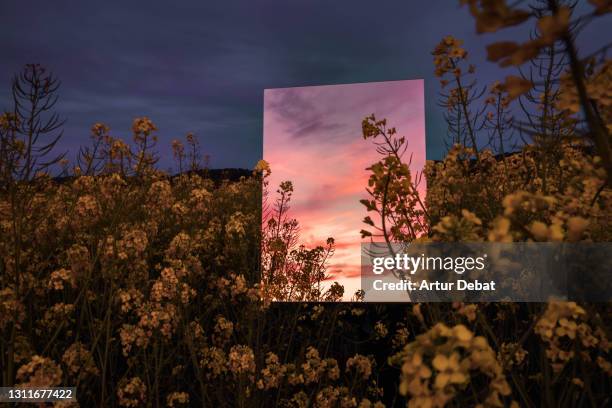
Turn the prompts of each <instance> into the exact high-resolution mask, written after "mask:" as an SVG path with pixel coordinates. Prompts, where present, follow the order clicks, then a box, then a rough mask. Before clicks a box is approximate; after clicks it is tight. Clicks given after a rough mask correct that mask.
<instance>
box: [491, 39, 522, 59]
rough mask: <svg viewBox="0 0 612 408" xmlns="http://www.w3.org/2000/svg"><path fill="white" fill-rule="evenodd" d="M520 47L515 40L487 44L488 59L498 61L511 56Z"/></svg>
mask: <svg viewBox="0 0 612 408" xmlns="http://www.w3.org/2000/svg"><path fill="white" fill-rule="evenodd" d="M518 49H519V45H518V44H517V43H515V42H514V41H500V42H496V43H493V44H490V45H488V46H487V59H488V60H489V61H493V62H497V61H499V60H500V59H502V58H505V57H509V56H510V55H511V54H513V53H514V52H515V51H516V50H518Z"/></svg>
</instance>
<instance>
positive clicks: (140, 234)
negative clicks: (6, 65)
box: [0, 1, 612, 408]
mask: <svg viewBox="0 0 612 408" xmlns="http://www.w3.org/2000/svg"><path fill="white" fill-rule="evenodd" d="M463 3H467V4H468V7H469V8H470V11H471V12H472V14H473V15H474V16H475V19H476V22H477V29H478V30H479V31H482V32H492V31H496V30H498V29H501V28H503V27H505V26H510V25H518V24H522V23H523V22H524V21H525V20H526V19H527V17H528V16H527V15H525V14H524V12H523V11H520V10H517V9H513V8H510V7H508V6H506V5H505V2H501V1H482V2H478V1H463ZM544 3H546V4H545V5H544V6H542V7H541V8H540V9H538V10H539V11H538V12H539V13H540V14H539V16H538V17H537V18H538V20H537V28H538V30H539V31H538V32H539V33H540V34H539V36H538V37H536V38H535V39H533V40H531V41H529V42H527V43H525V44H517V43H496V44H493V45H491V46H490V47H489V49H488V51H489V58H490V59H491V60H494V61H501V62H502V64H504V65H521V64H523V63H524V62H529V61H533V60H534V59H535V56H536V55H540V54H541V53H542V52H545V51H546V50H550V49H551V48H554V47H561V48H562V50H563V53H565V54H564V55H565V57H564V58H565V59H561V60H555V61H552V62H551V61H550V60H545V61H544V62H542V61H541V60H538V61H539V62H537V63H539V64H544V65H545V66H549V69H550V71H549V72H548V73H549V74H550V75H546V74H547V72H545V71H544V77H548V78H549V79H548V80H546V79H545V80H542V81H539V80H538V79H536V78H534V77H533V76H532V77H531V78H527V77H517V76H508V77H507V78H506V80H505V82H503V83H496V84H493V85H492V86H490V87H488V88H487V93H486V95H484V98H485V101H484V103H483V104H482V106H484V107H480V108H479V107H477V105H478V103H479V100H480V99H479V96H482V95H479V94H480V91H479V90H478V88H477V85H476V83H475V80H473V79H470V78H475V77H476V73H475V72H476V68H475V67H474V66H472V65H469V62H468V61H467V51H466V50H465V49H464V48H462V44H461V41H459V40H457V39H455V38H453V37H447V38H444V39H443V40H442V41H441V42H440V44H439V45H438V47H436V49H435V50H434V52H433V55H434V63H435V68H436V73H437V75H438V76H440V78H441V85H442V87H443V89H446V90H447V91H446V93H443V94H442V100H441V106H443V109H445V110H446V111H447V121H448V123H449V138H450V140H449V147H450V148H449V152H448V154H447V156H446V157H445V158H444V160H442V161H440V162H430V163H428V165H427V167H426V169H424V170H423V173H422V174H418V175H414V174H411V173H410V171H409V170H408V165H407V163H406V162H405V161H404V157H403V156H402V154H401V152H402V151H403V147H404V146H405V144H406V143H407V141H406V140H405V139H404V138H402V137H400V136H399V135H398V134H397V133H396V132H395V129H393V128H392V127H391V126H390V125H388V124H387V122H386V120H384V119H379V118H376V117H374V116H370V117H367V118H365V119H364V121H363V137H364V138H366V139H372V140H374V141H375V143H377V145H378V146H379V147H380V148H381V150H380V151H381V159H380V161H379V162H378V163H375V164H373V165H372V167H371V168H370V170H371V177H370V183H369V186H370V187H369V192H370V196H371V197H370V199H368V200H364V201H363V204H364V206H365V208H364V215H367V213H375V214H376V215H377V216H376V217H373V218H374V219H379V220H385V221H386V222H385V225H384V226H383V227H379V228H377V227H378V226H377V225H375V223H374V222H373V221H372V217H369V216H368V217H367V218H366V219H365V225H364V227H365V229H364V230H362V232H361V234H362V236H363V237H369V236H374V235H377V234H379V235H381V236H382V238H383V239H385V240H388V241H389V242H397V241H399V242H412V241H415V240H420V241H451V242H452V241H472V242H474V241H490V242H518V241H567V242H578V241H594V242H607V241H610V240H611V238H612V237H611V234H612V217H611V211H610V209H611V208H612V189H611V188H610V185H611V181H610V180H612V178H611V175H612V171H611V169H612V167H610V160H611V157H612V156H611V148H610V145H611V138H610V132H611V131H612V122H611V118H612V116H611V115H610V104H611V101H612V99H611V95H612V71H611V70H610V69H611V67H612V65H611V63H610V60H609V59H606V58H604V57H601V58H600V56H592V57H590V58H579V57H578V56H577V55H576V50H575V47H573V42H572V41H573V39H572V36H571V30H572V28H571V27H572V26H570V24H569V19H570V15H571V13H570V11H571V10H570V8H568V7H566V6H563V5H560V4H557V2H555V1H551V2H544ZM592 3H593V4H594V6H595V9H594V12H593V15H594V16H598V15H601V14H604V13H606V12H609V11H610V3H609V2H606V1H592ZM549 55H551V57H550V58H553V57H552V55H557V54H556V53H550V54H549ZM540 72H542V71H540ZM550 77H554V78H556V80H550ZM17 81H18V82H17V83H18V85H19V86H18V87H17V88H14V92H16V95H17V97H20V96H23V97H27V98H29V99H28V100H29V101H30V102H31V103H36V104H38V105H37V106H39V107H46V106H52V103H51V104H50V105H48V104H47V103H48V102H49V101H50V100H51V99H50V98H52V97H53V92H55V90H56V83H55V82H54V80H53V78H51V77H50V76H48V75H47V74H46V73H45V71H44V70H43V69H42V68H41V67H40V66H37V65H30V66H27V67H26V70H25V71H24V73H23V74H22V76H21V77H19V78H18V80H17ZM31 95H35V97H33V98H32V97H31ZM27 98H26V99H27ZM517 101H521V102H522V105H521V106H525V107H526V115H527V116H525V117H524V119H523V120H522V121H521V120H518V119H516V117H518V115H516V114H513V113H512V109H513V107H514V109H520V108H517V106H516V103H517ZM529 106H531V107H529ZM29 112H30V114H33V115H39V116H40V117H41V118H42V116H43V114H44V113H45V109H43V108H40V109H39V110H36V109H34V110H31V111H29ZM27 115H28V111H27V110H25V109H23V110H22V109H20V108H16V109H15V110H14V111H13V112H9V113H5V114H3V115H2V117H1V118H0V136H1V138H0V372H1V375H2V377H1V381H0V385H1V386H13V385H20V386H40V387H42V386H76V387H77V397H78V403H56V404H55V405H56V406H83V407H109V406H122V407H162V406H168V407H180V406H201V407H211V406H219V407H274V406H279V407H311V406H312V407H321V408H323V407H343V408H349V407H359V408H369V407H383V406H408V407H442V406H457V407H459V406H461V407H463V406H478V407H504V406H512V407H515V406H516V407H518V406H526V407H537V406H551V407H552V406H555V407H556V406H593V407H600V406H609V405H610V404H611V401H610V399H611V395H612V354H611V344H610V340H609V338H610V327H611V326H610V323H611V319H610V317H611V313H610V312H611V310H610V309H611V305H610V304H609V303H592V304H576V303H574V302H550V303H548V304H536V303H528V304H525V303H479V304H466V303H460V302H455V303H438V304H427V303H415V304H390V305H377V304H366V303H361V302H359V301H358V300H359V299H360V298H359V294H356V296H355V298H354V299H355V300H356V302H353V303H338V302H333V301H334V300H338V299H340V298H342V295H343V289H342V288H341V287H338V286H333V287H332V288H330V289H328V290H327V291H325V292H322V291H321V289H320V286H319V283H320V282H322V281H323V280H324V279H325V276H326V275H325V269H324V267H322V266H321V265H324V263H325V262H324V260H325V259H326V257H327V256H330V254H331V253H332V252H333V245H334V242H333V240H330V241H328V242H327V246H322V247H318V248H313V249H308V248H295V237H296V233H297V230H298V225H297V222H296V221H295V220H292V219H291V217H290V216H289V215H287V213H286V209H287V203H288V202H289V200H290V198H291V194H293V188H292V185H291V183H284V184H283V185H281V186H280V187H279V189H278V190H277V191H276V193H274V189H275V188H276V186H268V184H267V175H268V174H269V172H270V171H273V169H270V168H269V167H268V166H267V164H266V163H265V162H263V161H262V162H260V163H259V164H258V165H257V167H256V168H255V169H254V170H253V173H252V175H251V176H249V177H242V178H241V179H240V180H237V181H228V180H226V181H220V182H219V181H218V180H212V179H211V178H210V177H208V176H207V173H206V171H198V168H199V163H201V162H202V158H201V157H198V155H197V149H196V145H197V141H196V140H195V138H194V137H193V136H191V135H190V136H188V137H187V139H186V141H185V142H181V141H175V142H174V143H173V146H172V147H173V151H174V154H175V158H176V159H177V163H178V165H179V168H181V170H182V171H181V172H180V173H179V174H178V175H175V176H170V175H168V174H165V173H164V172H161V171H159V170H158V169H156V166H155V164H156V160H157V157H156V155H155V150H154V146H155V143H156V136H155V134H156V133H155V132H156V128H155V125H154V124H153V122H152V121H151V120H149V119H148V118H137V119H135V120H134V122H133V128H132V133H133V142H132V143H127V142H125V141H122V140H119V139H117V138H114V137H112V136H110V134H109V129H108V127H106V126H105V125H103V124H96V125H94V126H93V128H92V138H91V145H90V146H89V147H86V148H85V147H84V148H83V149H82V150H81V152H80V155H79V160H78V162H77V165H76V166H75V168H74V169H73V168H72V167H69V166H68V164H67V162H66V161H65V160H64V159H63V158H62V157H57V158H56V159H53V160H51V161H46V162H45V161H44V160H42V159H43V158H44V157H46V156H47V155H48V153H49V152H50V151H51V149H50V147H49V146H51V147H53V146H52V143H49V144H45V143H42V144H41V141H39V140H38V136H39V135H45V134H51V133H53V132H54V131H55V130H56V129H58V128H59V127H60V126H61V123H60V122H58V120H57V119H56V118H54V117H53V116H52V117H51V118H50V119H48V120H47V121H45V120H36V119H37V118H36V117H34V120H27V119H28V117H27ZM30 119H31V118H30ZM517 128H520V130H521V131H522V133H521V134H522V135H523V134H525V135H527V136H525V137H526V140H525V142H524V143H523V144H522V145H521V148H520V149H519V150H518V151H517V150H514V151H513V150H512V149H511V147H510V146H509V143H510V142H509V140H510V136H511V133H512V132H513V131H516V129H517ZM479 132H480V134H482V133H486V134H487V135H488V137H489V140H488V143H487V146H488V147H487V148H483V146H482V145H481V144H479V143H478V140H481V136H479ZM51 165H55V166H60V167H62V168H63V169H64V176H65V177H62V178H51V177H50V176H49V169H50V168H51ZM420 182H427V187H428V189H427V196H426V197H420V196H419V194H418V192H417V187H418V183H420ZM262 187H263V189H262ZM268 187H270V188H268ZM272 187H274V188H272ZM365 187H366V186H364V188H365ZM262 190H263V191H262ZM296 194H299V192H296ZM262 201H264V202H265V203H269V205H264V206H263V209H262V205H261V203H262ZM372 215H373V214H372ZM262 218H263V220H264V222H263V223H262ZM296 265H297V266H296ZM273 299H285V300H309V301H311V302H304V303H299V302H295V303H293V302H289V303H274V302H271V300H273ZM321 301H326V302H321Z"/></svg>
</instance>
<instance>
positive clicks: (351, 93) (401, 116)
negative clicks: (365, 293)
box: [264, 80, 425, 299]
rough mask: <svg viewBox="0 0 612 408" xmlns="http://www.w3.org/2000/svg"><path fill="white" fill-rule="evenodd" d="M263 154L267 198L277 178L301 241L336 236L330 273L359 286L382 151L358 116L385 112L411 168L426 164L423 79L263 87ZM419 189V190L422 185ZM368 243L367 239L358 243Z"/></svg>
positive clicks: (349, 289) (348, 292) (352, 287)
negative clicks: (363, 235) (373, 173)
mask: <svg viewBox="0 0 612 408" xmlns="http://www.w3.org/2000/svg"><path fill="white" fill-rule="evenodd" d="M264 100H265V102H264V158H265V159H266V160H267V161H268V162H269V163H270V166H271V168H272V175H271V177H270V193H271V196H270V199H271V201H273V200H274V199H275V198H276V196H275V195H274V191H276V188H277V187H278V185H279V184H280V182H281V181H284V180H291V181H292V182H293V187H294V190H295V193H294V194H293V197H292V202H291V203H290V206H291V209H290V215H291V217H293V218H296V219H297V220H298V221H299V222H300V242H299V243H300V244H306V245H307V246H308V247H310V248H312V247H315V246H316V245H324V244H325V240H326V239H327V238H328V237H333V238H334V239H335V240H336V252H335V254H334V256H333V257H332V259H331V261H330V264H329V268H328V272H329V273H330V275H332V276H333V280H334V281H337V282H339V283H340V284H342V285H344V287H345V298H347V299H350V297H351V296H352V295H353V294H354V293H355V291H356V290H357V289H359V287H360V280H359V276H360V271H361V268H360V265H361V248H360V244H361V239H360V234H359V231H360V230H361V229H362V228H363V227H364V224H363V223H362V220H363V217H364V216H365V215H366V214H367V213H366V210H365V207H364V206H363V205H362V204H360V203H359V200H360V199H362V198H368V195H367V193H366V191H365V188H366V186H367V185H368V177H369V171H366V168H367V167H369V166H370V165H372V164H373V163H375V162H377V161H378V160H379V159H380V155H379V154H378V153H377V152H376V147H375V145H374V144H373V143H372V141H371V140H363V137H362V136H361V120H362V119H363V118H364V117H365V116H367V115H370V114H372V113H374V114H375V115H376V117H377V118H387V121H388V124H389V125H390V126H394V127H396V129H397V131H398V134H399V135H401V136H405V137H406V140H407V141H408V150H407V151H406V153H405V158H406V160H408V159H409V157H410V155H412V164H411V169H412V170H413V172H416V171H420V170H421V169H422V168H423V166H424V165H425V111H424V104H423V81H422V80H408V81H389V82H372V83H365V84H351V85H328V86H313V87H301V88H283V89H267V90H266V91H265V93H264ZM422 187H423V189H422V190H423V191H422V194H423V195H424V190H425V189H424V186H422ZM364 242H367V241H364Z"/></svg>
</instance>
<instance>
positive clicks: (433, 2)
mask: <svg viewBox="0 0 612 408" xmlns="http://www.w3.org/2000/svg"><path fill="white" fill-rule="evenodd" d="M578 8H579V9H580V10H579V12H580V13H582V12H584V11H588V10H591V7H590V5H589V4H588V2H587V1H580V2H579V6H578ZM609 27H610V15H608V16H606V17H604V18H601V19H599V21H598V22H597V23H596V24H593V25H592V26H590V27H589V28H588V29H587V30H585V31H584V33H583V34H582V37H581V39H580V41H579V45H580V46H581V47H582V48H583V49H584V51H585V52H588V51H589V50H594V49H596V48H598V47H599V46H601V45H602V44H604V43H605V42H607V41H608V40H609V37H610V35H609V34H610V29H609ZM0 30H1V35H0V49H1V50H2V63H1V64H0V108H7V107H8V106H9V99H8V97H9V94H8V92H9V85H10V80H11V77H12V75H13V74H14V73H15V72H16V71H18V70H19V69H21V67H22V66H23V65H24V64H25V63H31V62H37V63H41V64H43V65H46V66H47V67H48V68H49V69H50V70H51V71H53V72H54V73H55V74H56V75H57V76H58V77H59V78H60V79H61V80H62V82H63V85H62V89H61V99H60V102H59V105H58V110H59V112H60V113H61V114H63V116H64V117H65V118H67V119H68V122H67V125H66V127H65V138H64V140H63V144H62V146H61V147H62V148H63V149H65V150H70V151H71V152H72V153H75V150H76V148H77V147H78V146H79V145H81V144H83V143H86V142H87V141H88V137H89V129H90V127H91V125H92V124H93V123H94V122H105V123H107V124H108V125H110V126H111V129H112V131H113V132H112V133H113V134H114V135H115V136H123V137H126V136H128V135H129V128H130V124H131V121H132V119H133V118H134V117H136V116H149V117H151V119H153V121H154V122H155V123H156V124H157V125H158V127H159V135H160V139H161V140H160V153H162V156H163V158H162V161H161V165H162V167H164V168H166V167H168V166H170V165H171V164H172V161H171V154H170V151H169V148H168V147H167V146H168V145H169V142H170V140H172V139H173V138H176V137H182V136H184V135H185V134H186V133H187V132H190V131H191V132H194V133H195V134H197V135H199V136H200V138H201V140H202V144H203V147H204V149H205V150H206V152H208V153H210V154H211V156H212V161H211V166H212V167H248V168H251V167H252V166H253V165H254V164H255V163H256V162H257V160H258V159H259V158H260V157H261V154H262V150H261V149H262V144H261V140H262V125H263V123H262V121H263V90H264V89H265V88H279V87H292V86H304V85H327V84H335V83H354V82H373V81H389V80H398V79H414V78H424V79H425V103H426V113H427V118H426V119H427V154H428V157H429V158H432V159H436V158H440V157H441V156H442V153H443V151H444V145H443V143H442V140H443V137H444V134H445V125H444V124H443V123H442V112H441V110H440V109H439V108H437V107H436V96H437V92H438V89H439V88H438V82H437V80H435V78H434V77H433V73H432V72H433V68H432V62H431V61H432V58H431V55H430V51H431V50H432V48H433V47H434V46H435V45H436V43H437V42H438V41H439V40H440V39H441V38H442V37H443V36H445V35H448V34H452V35H454V36H456V37H459V38H462V39H464V40H465V45H466V47H467V49H468V50H469V51H470V53H471V54H470V55H471V59H472V60H473V62H474V63H476V64H477V66H478V72H479V77H480V79H481V81H482V83H490V82H492V81H493V80H494V79H500V78H501V77H502V76H503V75H507V74H509V73H511V70H503V71H502V72H501V73H500V72H499V70H498V68H497V67H496V66H495V65H493V64H491V63H487V62H486V61H484V59H485V58H484V55H485V45H486V44H488V43H490V42H492V41H494V40H495V39H500V38H506V39H507V38H512V39H516V38H517V37H523V38H524V37H525V36H526V35H527V33H526V32H524V31H525V30H521V32H520V33H519V34H517V33H516V32H515V31H513V30H504V31H503V32H501V33H500V34H496V35H488V36H478V35H476V34H475V30H474V22H473V19H472V18H471V16H470V15H469V13H468V11H467V9H466V8H460V7H459V6H458V1H453V0H427V1H425V0H420V1H405V0H402V1H390V0H381V1H377V2H372V1H366V0H334V1H325V0H289V1H281V0H257V1H252V0H242V1H238V0H223V1H202V0H181V1H174V2H169V1H162V0H147V1H142V0H130V1H125V0H122V1H117V0H108V1H101V2H89V1H80V0H71V1H68V0H54V1H48V0H27V1H1V2H0Z"/></svg>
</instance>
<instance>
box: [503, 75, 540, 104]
mask: <svg viewBox="0 0 612 408" xmlns="http://www.w3.org/2000/svg"><path fill="white" fill-rule="evenodd" d="M531 88H533V83H532V82H531V81H529V80H527V79H525V78H521V77H517V76H514V75H509V76H507V77H506V83H505V84H504V89H505V90H506V92H508V97H509V98H510V100H512V99H516V98H518V97H519V96H521V95H522V94H524V93H526V92H529V90H530V89H531Z"/></svg>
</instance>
